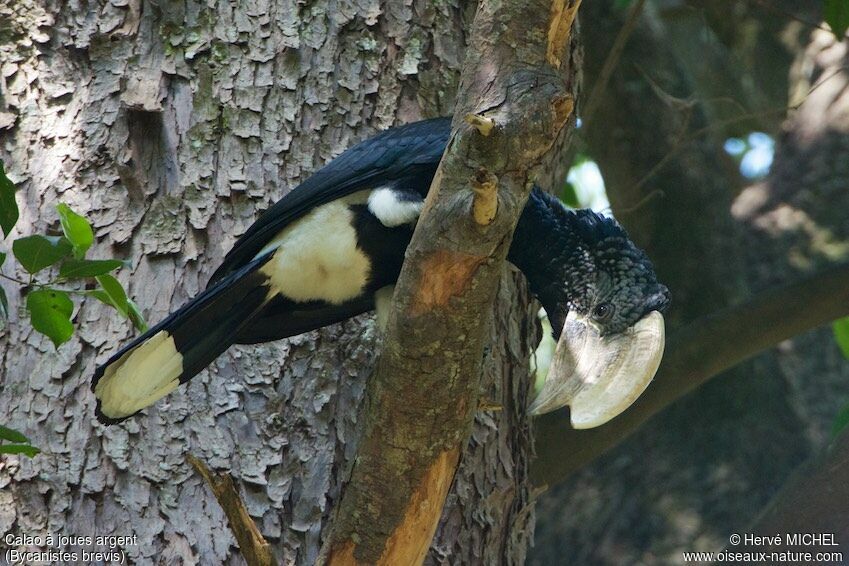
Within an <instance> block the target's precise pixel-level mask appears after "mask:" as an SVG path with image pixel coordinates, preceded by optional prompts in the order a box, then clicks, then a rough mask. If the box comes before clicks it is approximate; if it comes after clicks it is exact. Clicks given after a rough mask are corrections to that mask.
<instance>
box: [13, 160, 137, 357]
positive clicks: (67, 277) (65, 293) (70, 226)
mask: <svg viewBox="0 0 849 566" xmlns="http://www.w3.org/2000/svg"><path fill="white" fill-rule="evenodd" d="M56 212H57V213H58V215H59V223H60V224H61V226H62V234H61V235H47V234H33V235H31V236H24V237H21V238H17V239H15V240H14V241H13V242H12V254H13V255H14V257H15V259H16V260H17V261H18V263H19V264H20V266H21V267H22V268H23V269H24V271H25V272H26V273H27V274H28V277H29V278H28V280H27V281H22V280H18V279H15V278H14V277H10V276H4V278H5V279H7V280H10V281H13V282H16V283H18V284H20V285H21V286H23V287H24V290H25V291H26V302H25V309H26V311H27V313H28V314H29V318H30V322H31V324H32V327H33V328H34V329H35V330H36V331H38V332H40V333H42V334H44V335H45V336H47V337H48V338H50V340H51V341H52V342H53V345H54V346H55V347H57V348H58V347H59V346H60V345H61V344H63V343H65V342H67V341H68V340H70V339H71V336H73V334H74V324H73V322H72V320H73V313H74V302H73V301H72V300H71V296H72V295H83V296H88V297H93V298H95V299H97V300H99V301H101V302H102V303H104V304H106V305H109V306H110V307H112V308H114V309H115V310H116V311H118V313H120V314H121V316H123V317H125V318H128V319H129V320H130V321H131V322H132V323H133V325H134V326H135V327H136V328H138V329H139V330H145V329H146V324H145V321H144V318H143V317H142V315H141V312H140V311H139V308H138V306H137V305H136V304H135V303H134V302H133V301H132V300H131V299H129V298H128V297H127V293H126V292H125V291H124V288H123V287H122V285H121V283H120V282H119V281H118V280H117V279H116V278H115V276H114V275H112V272H114V271H115V270H117V269H119V268H120V267H122V266H124V262H123V261H121V260H117V259H89V258H87V257H86V254H87V252H88V250H89V248H91V246H92V244H94V231H93V230H92V228H91V224H90V223H89V222H88V220H86V218H85V217H84V216H81V215H80V214H77V213H76V212H74V211H73V210H71V207H69V206H68V205H66V204H59V205H57V206H56ZM19 217H20V211H19V209H18V204H17V202H16V200H15V185H14V184H13V183H12V182H11V181H10V180H9V178H8V177H7V176H6V172H5V170H4V167H3V163H2V162H0V229H2V231H3V237H4V238H7V237H8V236H9V233H10V232H11V231H12V229H13V228H14V227H15V224H16V223H17V221H18V219H19ZM6 257H7V254H6V253H3V252H0V267H2V266H3V264H4V262H5V261H6ZM36 276H38V277H36ZM68 283H72V284H73V283H77V284H78V285H77V286H78V287H79V286H80V285H79V283H82V284H83V285H82V287H83V288H82V289H79V288H76V289H75V288H64V287H60V286H59V285H63V284H68ZM8 311H9V302H8V299H7V296H6V291H5V290H4V289H3V287H0V324H4V323H5V320H6V319H7V318H8V316H9V312H8Z"/></svg>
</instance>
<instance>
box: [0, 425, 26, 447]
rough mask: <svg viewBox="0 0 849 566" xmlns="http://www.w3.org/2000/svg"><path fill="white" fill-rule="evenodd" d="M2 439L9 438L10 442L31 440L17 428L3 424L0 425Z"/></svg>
mask: <svg viewBox="0 0 849 566" xmlns="http://www.w3.org/2000/svg"><path fill="white" fill-rule="evenodd" d="M0 440H8V441H9V442H17V443H21V444H23V443H26V442H29V438H27V437H26V436H24V435H23V434H21V433H20V432H18V431H17V430H15V429H13V428H8V427H5V426H3V425H0Z"/></svg>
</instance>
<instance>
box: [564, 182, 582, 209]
mask: <svg viewBox="0 0 849 566" xmlns="http://www.w3.org/2000/svg"><path fill="white" fill-rule="evenodd" d="M560 200H562V201H563V204H565V205H566V206H571V207H572V208H581V201H580V200H579V199H578V192H577V191H576V190H575V185H573V184H572V183H570V182H569V181H566V183H565V184H564V185H563V194H562V196H561V197H560Z"/></svg>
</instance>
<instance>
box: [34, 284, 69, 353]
mask: <svg viewBox="0 0 849 566" xmlns="http://www.w3.org/2000/svg"><path fill="white" fill-rule="evenodd" d="M27 309H28V310H29V315H30V321H31V322H32V327H33V328H35V329H36V330H38V331H39V332H41V333H42V334H44V335H45V336H47V337H48V338H50V340H52V341H53V345H54V346H55V347H57V348H58V347H59V346H60V345H61V344H63V343H65V342H67V341H68V340H70V339H71V336H72V335H73V334H74V325H73V324H71V314H72V313H73V312H74V303H73V302H72V301H71V299H70V297H68V294H67V293H65V292H64V291H58V290H56V289H40V290H38V291H33V292H32V293H30V294H29V295H27Z"/></svg>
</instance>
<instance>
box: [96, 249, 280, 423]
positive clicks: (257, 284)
mask: <svg viewBox="0 0 849 566" xmlns="http://www.w3.org/2000/svg"><path fill="white" fill-rule="evenodd" d="M270 257H271V255H270V254H268V255H265V256H264V257H261V258H258V259H256V260H254V261H252V262H250V263H249V264H248V265H246V266H244V267H243V268H241V269H239V270H237V271H235V272H233V273H231V274H229V275H227V276H226V277H224V278H222V279H221V280H219V281H218V282H216V283H215V285H213V286H212V287H210V288H208V289H206V290H205V291H204V292H202V293H201V294H200V295H198V296H197V297H195V298H194V299H192V300H191V301H189V302H188V303H187V304H185V305H184V306H183V307H182V308H180V309H179V310H178V311H176V312H174V313H173V314H171V315H170V316H169V317H168V318H166V319H165V320H163V321H162V322H160V323H159V324H157V325H156V326H154V327H153V328H151V329H150V330H148V331H147V332H145V333H144V334H143V335H141V336H139V337H138V338H136V339H135V340H133V341H132V342H131V343H130V344H128V345H127V346H125V347H124V348H122V349H121V350H120V351H119V352H118V353H117V354H115V355H114V356H112V357H111V358H110V359H109V360H108V361H107V362H106V363H105V364H103V365H101V366H100V367H98V368H97V370H96V371H95V373H94V379H93V380H92V384H91V390H92V391H93V392H94V394H95V397H96V398H97V407H96V409H95V414H96V415H97V418H98V420H99V421H100V422H102V423H104V424H114V423H117V422H121V421H123V420H124V419H127V418H129V417H131V416H133V415H135V414H136V413H138V412H139V411H141V410H142V409H144V408H146V407H148V406H150V405H152V404H153V403H155V402H156V401H158V400H159V399H161V398H162V397H164V396H165V395H167V394H168V393H170V392H171V391H173V390H174V389H175V388H176V387H177V386H178V385H179V384H180V383H185V382H187V381H188V380H189V379H191V378H192V377H194V376H195V375H196V374H197V373H199V372H200V371H201V370H202V369H203V368H205V367H206V366H207V365H209V364H210V363H212V361H213V360H215V358H217V357H218V356H219V355H220V354H221V353H223V352H224V351H225V350H226V349H227V348H228V347H229V346H230V345H231V344H232V343H233V342H234V340H235V338H236V335H237V334H238V331H239V330H241V329H242V328H243V327H244V326H245V324H246V323H248V322H249V321H250V320H251V318H252V317H253V315H255V314H256V313H257V311H259V310H260V309H261V308H262V306H263V305H264V304H265V303H266V302H267V300H268V298H269V297H268V295H269V282H268V277H267V276H266V275H265V274H264V273H262V272H261V271H260V268H261V267H262V266H263V265H264V264H265V263H266V262H267V261H268V260H269V259H270Z"/></svg>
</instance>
